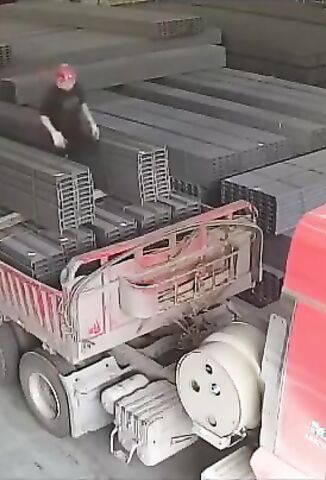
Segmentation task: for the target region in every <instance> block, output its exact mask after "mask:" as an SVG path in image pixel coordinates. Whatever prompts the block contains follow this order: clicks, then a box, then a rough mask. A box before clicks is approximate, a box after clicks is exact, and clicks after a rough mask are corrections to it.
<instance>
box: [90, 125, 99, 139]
mask: <svg viewBox="0 0 326 480" xmlns="http://www.w3.org/2000/svg"><path fill="white" fill-rule="evenodd" d="M91 131H92V137H93V138H94V139H95V140H99V139H100V129H99V128H98V126H97V125H96V123H92V124H91Z"/></svg>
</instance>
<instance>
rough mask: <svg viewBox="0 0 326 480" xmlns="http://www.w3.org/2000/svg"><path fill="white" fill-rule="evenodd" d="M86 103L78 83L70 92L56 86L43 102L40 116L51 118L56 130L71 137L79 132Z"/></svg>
mask: <svg viewBox="0 0 326 480" xmlns="http://www.w3.org/2000/svg"><path fill="white" fill-rule="evenodd" d="M84 102H85V98H84V92H83V90H82V88H81V87H80V85H79V84H78V83H76V84H75V86H74V87H73V88H72V90H70V91H65V90H62V89H61V88H58V87H57V86H56V85H54V86H53V87H51V88H50V90H49V91H48V93H47V95H46V96H45V98H44V100H43V102H42V105H41V108H40V114H41V115H44V116H47V117H49V119H50V120H51V123H52V125H53V126H54V128H56V129H57V130H58V131H59V132H61V133H62V134H63V135H64V136H66V137H69V136H71V135H74V134H75V133H76V130H78V127H79V123H80V117H81V106H82V104H83V103H84Z"/></svg>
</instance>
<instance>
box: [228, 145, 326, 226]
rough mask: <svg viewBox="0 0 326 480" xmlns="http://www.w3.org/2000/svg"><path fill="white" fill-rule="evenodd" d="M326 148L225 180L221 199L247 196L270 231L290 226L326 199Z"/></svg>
mask: <svg viewBox="0 0 326 480" xmlns="http://www.w3.org/2000/svg"><path fill="white" fill-rule="evenodd" d="M325 159H326V150H321V151H319V152H315V153H311V154H309V155H304V156H302V157H298V158H295V159H293V160H289V161H287V162H284V163H282V164H279V165H273V166H269V167H265V168H261V169H259V170H255V171H252V172H248V173H245V174H243V175H237V176H234V177H231V178H227V179H225V180H223V181H222V185H221V199H222V203H229V202H232V201H234V200H239V199H247V200H249V201H250V202H252V203H253V204H254V205H255V206H256V207H257V209H258V212H259V224H260V226H261V227H262V228H263V230H264V231H265V232H267V233H272V234H276V235H278V234H282V233H284V232H287V231H288V230H291V229H292V228H293V227H294V226H295V225H296V224H297V222H298V221H299V219H300V217H301V216H302V215H303V214H304V213H306V212H307V211H309V210H311V209H313V208H316V207H318V206H320V205H322V204H323V203H324V202H325V201H326V163H325Z"/></svg>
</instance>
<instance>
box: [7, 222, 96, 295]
mask: <svg viewBox="0 0 326 480" xmlns="http://www.w3.org/2000/svg"><path fill="white" fill-rule="evenodd" d="M94 246H95V242H94V234H93V232H92V231H90V230H87V229H83V228H81V229H80V230H79V231H78V232H71V231H68V232H66V235H65V237H58V236H57V235H55V233H54V232H51V231H47V230H38V229H36V228H35V227H34V226H33V225H29V224H26V225H24V226H21V225H18V226H16V227H13V228H11V229H8V231H7V232H6V234H4V233H3V234H2V237H1V240H0V259H1V260H4V261H5V262H7V263H9V264H10V265H12V266H13V267H15V268H17V269H19V270H20V271H21V272H23V273H25V274H27V275H29V276H30V277H32V278H34V279H36V280H39V281H41V282H44V283H47V284H49V285H52V286H58V285H59V278H60V273H61V271H62V269H63V268H64V266H65V265H66V263H67V261H69V259H70V258H72V257H73V256H74V255H77V254H78V253H83V252H85V251H89V250H91V249H92V248H93V247H94Z"/></svg>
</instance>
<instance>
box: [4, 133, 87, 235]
mask: <svg viewBox="0 0 326 480" xmlns="http://www.w3.org/2000/svg"><path fill="white" fill-rule="evenodd" d="M0 146H1V148H0V172H1V179H2V187H1V189H0V204H1V205H3V206H4V207H6V208H10V209H12V210H14V211H17V212H18V213H21V214H22V215H23V216H24V218H25V219H26V220H32V221H33V222H34V223H35V224H37V225H40V226H43V227H45V228H49V229H50V230H54V231H58V232H60V233H63V232H64V231H65V230H69V229H77V228H78V227H79V226H81V225H85V224H88V223H92V222H93V220H94V209H95V202H94V187H93V181H92V176H91V174H90V171H89V169H87V168H86V167H82V166H80V165H78V164H76V163H73V162H71V161H69V160H68V159H63V158H61V157H57V156H55V155H51V154H45V153H43V152H41V151H39V150H37V149H34V148H31V147H26V146H23V145H20V144H18V143H15V142H11V141H10V140H5V139H1V140H0Z"/></svg>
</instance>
